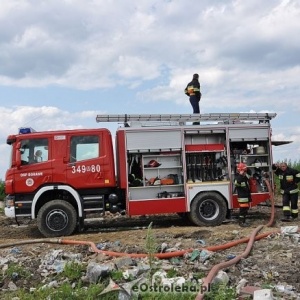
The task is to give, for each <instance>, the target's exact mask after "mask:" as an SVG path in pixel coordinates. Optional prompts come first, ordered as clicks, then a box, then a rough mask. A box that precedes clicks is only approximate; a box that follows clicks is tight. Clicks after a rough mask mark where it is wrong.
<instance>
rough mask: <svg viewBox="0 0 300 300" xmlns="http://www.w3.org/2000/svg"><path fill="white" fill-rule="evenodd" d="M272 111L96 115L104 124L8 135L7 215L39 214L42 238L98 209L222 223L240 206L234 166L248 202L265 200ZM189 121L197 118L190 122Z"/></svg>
mask: <svg viewBox="0 0 300 300" xmlns="http://www.w3.org/2000/svg"><path fill="white" fill-rule="evenodd" d="M275 116H276V114H270V113H229V114H223V113H220V114H201V115H98V116H97V117H96V121H97V122H120V123H122V125H121V126H120V127H119V128H118V129H117V130H116V137H115V145H114V144H113V138H112V134H111V132H110V131H109V130H108V129H106V128H97V129H76V130H61V131H44V132H34V131H33V130H31V129H30V128H21V129H20V132H19V133H18V134H15V135H10V136H8V138H7V144H9V145H11V161H10V166H9V169H8V170H7V172H6V177H5V192H6V194H7V196H6V207H5V214H6V216H8V217H12V218H15V219H16V221H17V222H18V223H19V222H21V221H22V218H28V217H29V218H31V219H36V220H37V226H38V229H39V230H40V232H41V233H42V234H43V235H44V236H46V237H55V236H67V235H71V234H72V233H73V232H74V231H75V230H78V229H79V230H80V229H82V228H84V221H85V220H87V219H89V218H92V217H93V218H94V217H95V216H99V217H100V216H101V217H105V214H106V212H110V213H120V214H126V215H128V216H136V215H152V214H173V213H177V214H179V215H181V216H182V217H184V218H188V219H189V221H192V222H193V223H194V224H196V225H199V226H217V225H220V224H221V223H222V222H223V221H224V220H225V219H226V216H228V214H229V212H230V211H231V210H232V209H234V208H238V202H237V195H236V193H235V190H234V185H233V178H234V174H235V171H236V164H237V163H239V162H243V163H245V164H246V165H247V166H248V169H249V170H250V171H251V181H250V182H251V191H252V204H251V205H252V206H253V205H257V204H258V203H261V202H264V201H266V200H268V199H269V197H270V195H269V192H268V190H267V187H266V186H265V183H264V180H263V176H264V174H269V180H270V182H271V184H272V182H273V177H272V172H271V164H272V146H271V145H272V142H271V127H270V120H271V119H272V118H274V117H275ZM192 122H200V125H193V123H192Z"/></svg>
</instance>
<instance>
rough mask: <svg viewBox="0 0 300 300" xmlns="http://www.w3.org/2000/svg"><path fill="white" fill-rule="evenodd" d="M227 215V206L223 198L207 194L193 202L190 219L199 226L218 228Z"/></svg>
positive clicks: (197, 197) (198, 196) (201, 195)
mask: <svg viewBox="0 0 300 300" xmlns="http://www.w3.org/2000/svg"><path fill="white" fill-rule="evenodd" d="M226 214H227V206H226V203H225V201H224V199H223V198H222V196H220V195H219V194H216V193H211V192H206V193H201V194H199V195H197V196H196V197H195V198H194V200H193V201H192V204H191V210H190V213H189V219H190V220H191V221H192V222H193V223H194V224H195V225H198V226H217V225H220V224H221V223H222V222H223V221H224V220H225V218H226Z"/></svg>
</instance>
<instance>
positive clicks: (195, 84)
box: [184, 74, 201, 125]
mask: <svg viewBox="0 0 300 300" xmlns="http://www.w3.org/2000/svg"><path fill="white" fill-rule="evenodd" d="M184 93H185V94H186V95H187V96H189V97H190V103H191V105H192V107H193V113H194V114H200V106H199V102H200V99H201V92H200V83H199V75H198V74H194V75H193V80H192V81H191V82H190V83H189V84H188V85H187V86H186V88H185V90H184ZM193 124H194V125H199V124H200V123H199V122H197V124H195V122H194V123H193Z"/></svg>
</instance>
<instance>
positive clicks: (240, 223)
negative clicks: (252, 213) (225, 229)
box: [239, 217, 249, 227]
mask: <svg viewBox="0 0 300 300" xmlns="http://www.w3.org/2000/svg"><path fill="white" fill-rule="evenodd" d="M239 225H240V227H249V224H248V223H246V217H240V218H239Z"/></svg>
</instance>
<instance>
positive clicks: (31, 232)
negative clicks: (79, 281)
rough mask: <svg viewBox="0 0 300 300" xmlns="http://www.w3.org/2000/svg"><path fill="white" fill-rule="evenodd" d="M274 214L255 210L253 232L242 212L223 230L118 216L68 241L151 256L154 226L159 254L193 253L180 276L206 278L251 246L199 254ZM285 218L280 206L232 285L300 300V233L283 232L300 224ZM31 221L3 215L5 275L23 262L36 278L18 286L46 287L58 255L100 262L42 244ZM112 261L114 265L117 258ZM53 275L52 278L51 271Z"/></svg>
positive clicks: (169, 218) (83, 250)
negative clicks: (241, 221) (48, 266)
mask: <svg viewBox="0 0 300 300" xmlns="http://www.w3.org/2000/svg"><path fill="white" fill-rule="evenodd" d="M270 210H271V208H270V207H268V206H257V207H253V208H251V210H250V212H249V223H250V227H248V228H241V227H239V226H238V224H237V211H236V212H233V216H232V219H231V220H230V221H227V222H224V223H223V224H222V225H220V226H217V227H198V226H192V225H190V224H187V221H186V220H184V219H183V218H181V217H179V216H178V215H176V214H175V215H160V216H141V217H134V218H128V217H124V216H113V215H112V216H111V217H110V218H109V219H108V220H100V221H99V220H98V221H95V222H90V223H88V224H87V227H86V229H85V231H83V232H81V233H77V234H74V235H72V236H69V237H65V239H68V240H75V241H88V242H93V243H95V244H96V245H97V247H98V248H99V249H104V250H110V251H116V252H125V253H145V252H146V249H145V244H146V236H147V230H148V226H149V224H150V223H151V224H152V233H153V236H154V238H155V243H156V244H157V246H158V251H160V250H161V248H162V245H163V247H164V249H163V250H164V251H165V250H166V251H168V250H169V251H172V250H186V249H190V256H186V257H178V261H177V262H176V263H175V265H173V267H174V268H176V269H177V276H182V277H184V278H188V277H191V274H196V273H197V274H199V273H202V274H203V275H204V276H205V275H207V274H208V272H209V270H210V269H211V268H212V267H213V266H214V265H215V264H217V263H219V262H222V261H225V260H228V259H230V258H232V257H235V256H236V255H239V254H241V253H242V252H243V251H244V250H245V248H246V244H245V243H242V244H239V245H237V246H235V247H232V248H229V249H226V250H222V251H218V252H216V253H214V254H213V255H211V256H210V257H207V259H205V260H202V261H201V260H199V259H198V258H197V253H196V252H195V250H197V249H198V250H201V249H203V247H204V248H205V247H207V246H215V245H222V244H225V243H228V242H231V241H234V240H238V239H241V238H244V237H248V236H249V235H250V234H251V232H252V231H253V230H254V229H255V228H256V227H257V226H259V225H264V224H267V223H268V221H269V218H270ZM280 216H281V209H280V208H277V209H276V215H275V224H274V226H273V227H272V228H267V227H264V228H263V230H262V231H261V232H259V234H260V233H264V232H270V235H269V236H268V237H266V238H262V239H260V240H258V241H256V242H255V243H254V245H253V248H252V250H251V253H250V255H249V256H248V257H247V258H245V259H242V260H241V261H240V262H239V263H238V264H236V265H234V266H231V267H229V268H228V269H226V270H224V271H225V272H226V273H227V275H228V277H229V285H230V286H232V287H237V286H238V284H239V282H240V281H241V280H242V279H244V280H245V281H246V282H247V285H250V286H257V287H260V288H272V289H273V291H274V293H275V294H276V290H277V291H278V295H281V296H280V298H276V299H300V296H299V298H295V297H296V295H298V293H300V273H299V266H300V251H299V241H300V238H299V236H298V233H295V234H281V233H280V230H281V228H282V227H287V226H297V225H298V221H293V222H289V223H285V222H282V221H281V220H280ZM25 223H26V224H22V225H20V226H17V225H16V224H15V221H14V220H12V219H8V218H6V217H5V216H4V215H3V214H1V215H0V228H1V230H0V241H1V242H0V243H1V244H0V247H1V245H6V244H10V246H9V247H2V248H0V267H1V269H2V273H4V271H5V265H7V264H8V262H9V260H14V261H15V262H20V263H22V264H23V265H24V266H26V268H27V269H28V272H29V273H31V274H34V275H33V277H32V278H30V281H27V280H18V279H16V280H15V281H13V282H14V284H15V286H16V288H22V287H27V288H28V289H29V288H30V287H34V286H37V285H40V283H41V281H44V282H45V276H46V275H45V274H41V273H39V272H38V270H39V268H40V266H41V263H42V261H43V260H45V259H46V256H47V255H50V253H53V251H62V252H65V253H69V254H68V255H70V253H72V254H74V255H78V257H80V259H81V260H82V261H84V262H85V263H87V264H88V263H89V262H90V261H92V260H95V257H96V256H97V254H95V253H93V252H92V251H90V249H89V247H88V246H85V245H61V244H50V243H39V242H37V241H36V240H37V239H44V237H43V236H41V234H40V233H39V231H38V229H37V226H36V224H35V222H34V221H30V220H27V221H26V222H25ZM20 241H24V242H26V241H27V242H28V243H27V244H24V245H17V246H14V243H18V242H20ZM193 250H194V251H193ZM191 254H193V255H194V257H192V256H191ZM107 259H108V261H109V260H111V259H113V258H112V257H110V258H107ZM173 263H174V262H173ZM6 268H7V266H6ZM47 276H51V272H50V273H49V274H48V275H47ZM49 280H50V279H49ZM10 281H11V278H5V277H4V276H3V275H2V277H1V276H0V298H1V295H3V294H2V293H5V292H7V291H8V290H9V289H10V288H9V283H10ZM35 281H36V282H35ZM282 295H283V296H282ZM299 295H300V294H299ZM278 297H279V296H278ZM297 297H298V296H297Z"/></svg>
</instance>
